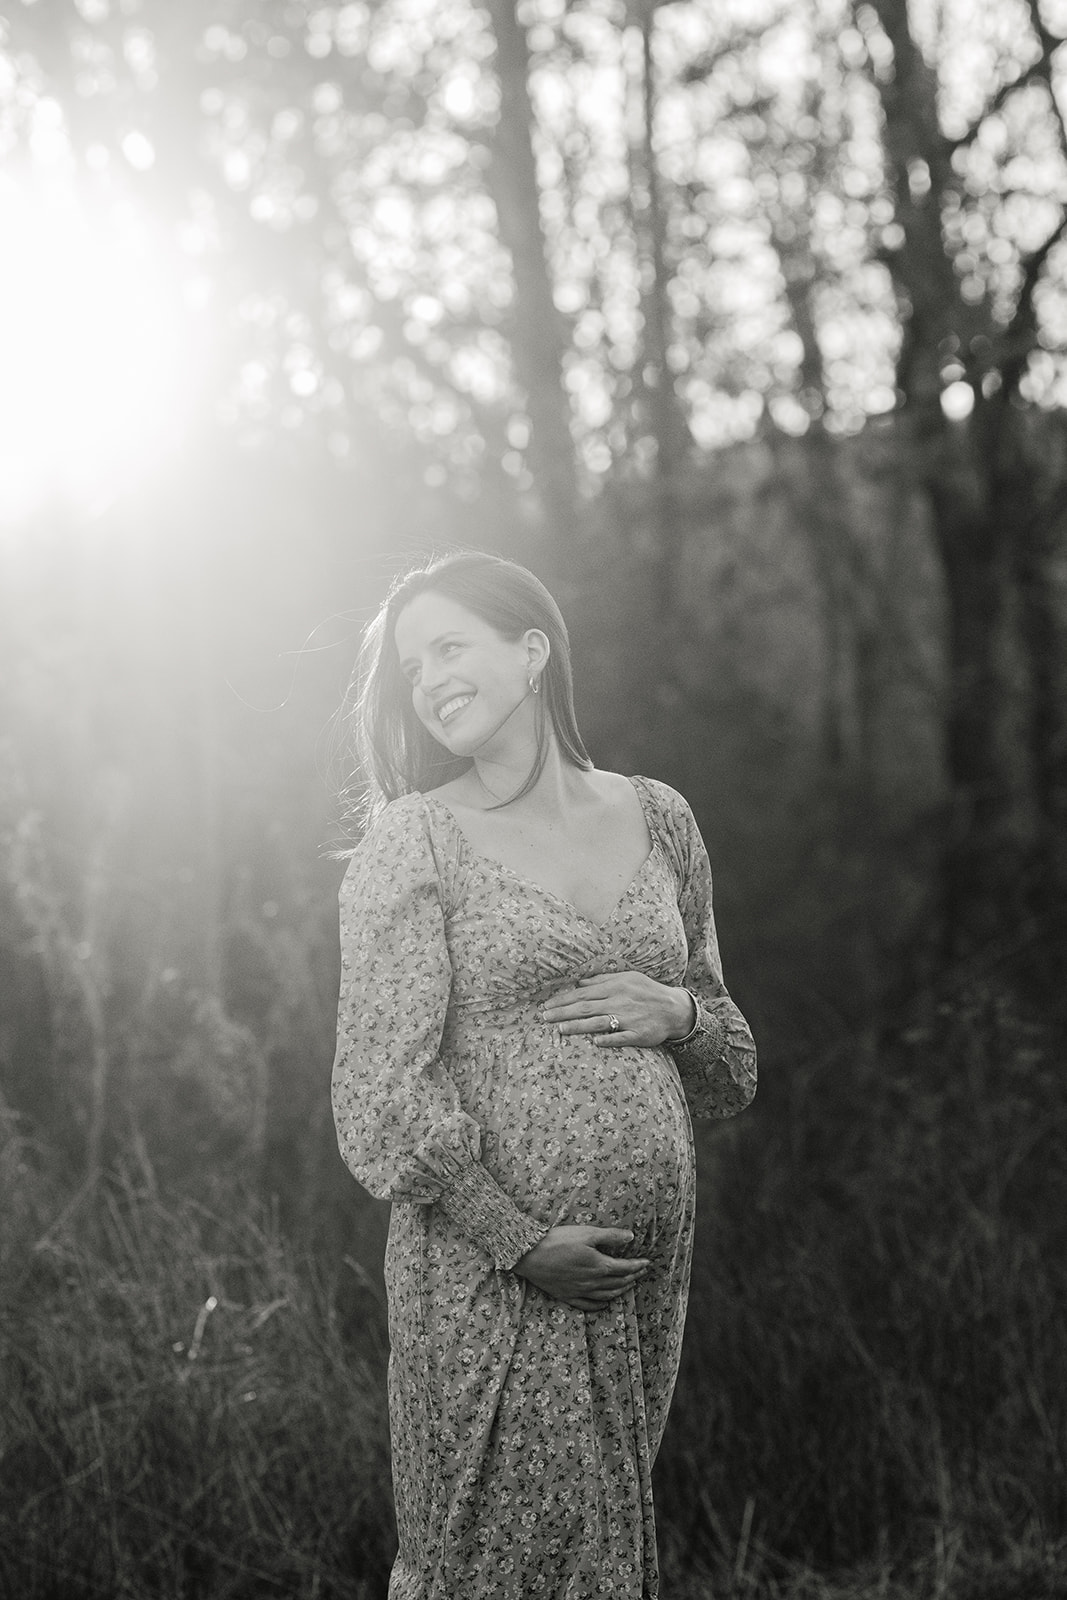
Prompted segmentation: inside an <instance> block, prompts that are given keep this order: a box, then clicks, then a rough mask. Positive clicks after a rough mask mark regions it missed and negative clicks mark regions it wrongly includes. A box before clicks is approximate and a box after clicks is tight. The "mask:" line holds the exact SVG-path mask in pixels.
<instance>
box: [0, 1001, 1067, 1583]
mask: <svg viewBox="0 0 1067 1600" xmlns="http://www.w3.org/2000/svg"><path fill="white" fill-rule="evenodd" d="M1062 1085H1063V1068H1062V1054H1061V1052H1060V1049H1059V1046H1058V1045H1057V1043H1056V1042H1055V1038H1054V1036H1053V1035H1052V1034H1051V1033H1050V1032H1049V1031H1048V1030H1047V1029H1046V1028H1045V1027H1043V1026H1042V1024H1041V1022H1040V1020H1039V1019H1038V1018H1036V1017H1034V1016H1032V1015H1031V1016H1028V1015H1027V1014H1026V1011H1025V1008H1024V1007H1022V1006H1021V1005H1020V1004H1016V1003H1014V1002H1012V1001H1010V1000H1009V999H1007V998H1005V996H1004V995H1003V994H1001V993H999V992H996V991H994V990H993V989H992V988H990V987H989V986H986V987H982V988H975V989H972V990H970V991H968V992H965V993H962V994H956V995H953V996H948V997H942V998H941V999H940V1000H939V1001H938V1002H937V1003H936V1004H933V1003H931V1004H930V1005H928V1006H927V1007H926V1008H925V1009H922V1010H919V1011H916V1012H915V1013H914V1014H913V1015H911V1016H910V1017H909V1019H908V1021H907V1023H906V1024H904V1025H902V1026H901V1027H899V1028H898V1029H896V1030H895V1031H893V1032H891V1033H890V1034H889V1035H888V1036H886V1037H883V1038H882V1039H880V1040H879V1039H876V1038H875V1037H874V1036H873V1035H871V1036H868V1037H866V1038H864V1039H862V1040H859V1041H857V1042H854V1043H853V1044H851V1045H848V1046H843V1047H839V1048H836V1049H834V1050H833V1051H831V1052H829V1053H827V1054H824V1055H821V1056H820V1057H819V1058H818V1059H811V1060H809V1061H807V1062H798V1063H794V1064H792V1065H790V1066H785V1065H783V1066H781V1067H779V1068H778V1069H777V1071H772V1072H770V1073H768V1074H765V1080H764V1086H763V1091H762V1095H763V1100H762V1105H761V1107H760V1110H759V1111H758V1113H757V1112H756V1111H753V1113H752V1114H750V1115H749V1116H746V1117H744V1118H741V1119H738V1121H737V1122H736V1123H734V1124H731V1125H727V1126H724V1127H721V1128H718V1129H714V1130H711V1132H710V1133H708V1134H706V1135H702V1151H701V1154H702V1157H703V1160H702V1172H703V1176H702V1192H701V1216H700V1221H699V1225H698V1255H697V1262H696V1269H695V1275H694V1285H693V1297H692V1301H691V1307H690V1320H689V1326H688V1330H687V1338H686V1348H685V1355H684V1360H683V1369H682V1373H681V1377H680V1381H679V1387H678V1392H677V1396H676V1401H675V1406H674V1410H673V1413H672V1418H671V1422H670V1425H669V1428H668V1433H667V1439H666V1442H665V1445H664V1450H663V1453H662V1455H661V1457H660V1461H659V1463H658V1465H657V1473H656V1476H657V1503H658V1510H659V1522H660V1536H661V1546H662V1558H663V1570H664V1590H663V1593H664V1600H740V1597H758V1600H873V1597H874V1596H881V1597H883V1600H1058V1597H1063V1596H1067V1542H1065V1535H1067V1294H1065V1289H1067V1266H1065V1263H1067V1099H1065V1096H1064V1094H1063V1087H1062ZM64 1196H65V1189H64V1185H63V1183H62V1182H61V1181H60V1180H59V1179H58V1178H57V1177H56V1176H55V1174H54V1173H52V1172H50V1169H49V1166H48V1163H47V1161H46V1160H45V1159H44V1158H43V1156H42V1155H41V1153H40V1152H35V1151H34V1150H33V1149H31V1148H29V1147H28V1146H26V1145H25V1144H24V1143H22V1142H20V1140H19V1139H18V1138H17V1137H16V1136H15V1135H14V1133H13V1131H12V1130H11V1129H8V1133H7V1137H6V1140H5V1142H4V1146H3V1156H2V1160H0V1204H2V1208H3V1217H4V1224H5V1226H4V1237H3V1247H2V1248H3V1261H2V1271H3V1297H2V1306H0V1341H2V1343H0V1351H2V1362H3V1372H2V1391H0V1392H2V1413H0V1414H2V1435H0V1593H2V1594H3V1595H4V1597H5V1600H6V1597H7V1596H11V1597H12V1600H14V1597H17V1600H90V1597H97V1596H115V1597H120V1596H121V1597H126V1600H157V1597H158V1600H171V1597H173V1600H179V1597H180V1600H244V1597H253V1596H255V1597H259V1596H270V1595H273V1594H277V1595H285V1596H286V1597H287V1600H311V1597H323V1600H326V1597H336V1600H357V1597H364V1596H365V1597H367V1600H370V1597H372V1596H373V1597H381V1596H383V1595H384V1592H385V1576H386V1572H387V1569H388V1565H389V1561H390V1558H391V1554H392V1549H393V1534H392V1525H391V1507H390V1495H389V1485H388V1457H387V1434H386V1418H385V1402H384V1392H383V1390H384V1363H385V1342H384V1314H383V1309H382V1305H381V1301H380V1299H379V1297H378V1294H377V1291H376V1289H375V1286H374V1284H373V1283H368V1282H367V1281H366V1280H365V1278H364V1277H362V1276H361V1274H360V1268H359V1265H358V1263H354V1264H353V1266H352V1267H349V1266H346V1265H345V1264H344V1263H343V1262H341V1261H339V1260H337V1259H336V1253H335V1251H334V1250H333V1248H332V1247H331V1251H329V1252H326V1253H322V1252H318V1251H316V1249H315V1247H314V1241H313V1240H312V1239H308V1240H306V1241H305V1242H304V1244H302V1245H299V1246H298V1245H297V1244H296V1243H295V1242H294V1240H293V1239H292V1238H287V1237H285V1236H284V1235H283V1233H282V1230H281V1229H280V1227H279V1226H278V1224H277V1222H276V1220H274V1219H272V1217H271V1214H270V1212H269V1211H268V1210H265V1209H264V1207H263V1206H262V1205H261V1204H260V1203H259V1202H257V1201H256V1200H255V1198H254V1197H252V1196H249V1195H243V1194H242V1193H241V1192H240V1190H239V1189H238V1188H236V1187H235V1188H233V1189H231V1190H230V1191H229V1192H227V1190H226V1188H225V1186H221V1187H220V1189H219V1192H218V1193H217V1194H216V1195H215V1196H213V1198H212V1200H211V1202H210V1204H207V1203H205V1202H204V1201H202V1200H200V1201H198V1200H194V1199H191V1198H189V1197H188V1196H185V1197H181V1196H176V1197H174V1198H167V1197H165V1196H161V1195H160V1194H158V1193H153V1192H152V1189H151V1186H150V1185H149V1184H148V1183H146V1181H145V1179H144V1178H143V1177H139V1178H138V1180H137V1182H136V1183H135V1182H134V1181H133V1180H131V1179H129V1178H126V1179H122V1178H117V1177H112V1178H111V1179H109V1180H108V1181H106V1182H105V1183H104V1184H103V1185H102V1186H101V1188H100V1190H99V1192H98V1195H97V1199H96V1202H95V1204H94V1205H93V1206H92V1207H90V1208H88V1209H87V1210H85V1209H83V1210H81V1211H74V1212H70V1213H68V1214H66V1215H64V1214H63V1213H62V1205H63V1200H64ZM57 1216H58V1217H59V1220H58V1222H57V1221H56V1220H55V1219H56V1217H57ZM335 1236H336V1235H335V1234H331V1237H335ZM456 1600H459V1597H456ZM502 1600H503V1597H502Z"/></svg>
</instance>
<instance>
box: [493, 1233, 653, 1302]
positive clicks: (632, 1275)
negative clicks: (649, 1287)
mask: <svg viewBox="0 0 1067 1600" xmlns="http://www.w3.org/2000/svg"><path fill="white" fill-rule="evenodd" d="M633 1238H634V1236H633V1234H632V1233H631V1232H630V1231H629V1230H628V1229H627V1228H592V1227H585V1226H583V1225H582V1224H580V1223H567V1222H564V1223H561V1224H560V1225H559V1226H558V1227H556V1228H549V1230H548V1232H547V1233H546V1234H545V1236H544V1238H543V1239H541V1240H540V1241H539V1242H538V1243H537V1244H535V1245H534V1247H533V1249H532V1250H527V1252H526V1254H525V1255H524V1256H521V1257H520V1259H519V1260H518V1261H516V1263H515V1266H514V1267H513V1269H512V1270H513V1271H514V1272H517V1273H518V1274H519V1276H520V1277H523V1278H526V1279H527V1280H528V1281H529V1282H530V1283H532V1284H534V1285H535V1286H536V1287H537V1288H538V1289H541V1290H542V1291H543V1292H544V1293H545V1294H548V1295H551V1296H552V1298H553V1300H563V1301H565V1302H566V1304H567V1305H569V1306H573V1307H574V1309H575V1310H576V1311H603V1309H604V1307H605V1306H606V1305H607V1304H608V1303H609V1302H610V1301H612V1300H614V1299H616V1297H617V1296H618V1295H620V1294H625V1293H626V1290H627V1289H632V1288H633V1287H634V1285H635V1284H637V1283H640V1281H641V1279H642V1278H643V1277H644V1275H645V1273H646V1272H647V1271H648V1269H649V1266H650V1263H649V1262H648V1261H646V1260H629V1259H621V1258H620V1257H618V1256H615V1255H612V1254H610V1252H611V1250H612V1249H619V1250H622V1249H625V1247H626V1246H627V1245H628V1244H632V1243H633Z"/></svg>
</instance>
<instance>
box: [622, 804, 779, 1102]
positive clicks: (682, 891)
mask: <svg viewBox="0 0 1067 1600" xmlns="http://www.w3.org/2000/svg"><path fill="white" fill-rule="evenodd" d="M644 781H645V783H646V784H647V786H648V788H649V789H650V790H652V791H653V793H654V795H655V798H656V800H657V804H658V809H659V812H660V817H661V820H662V823H663V829H664V840H663V842H664V844H665V845H666V846H667V848H668V849H669V851H670V854H671V856H672V858H673V860H674V863H675V867H676V871H677V874H678V909H679V911H680V913H681V917H682V922H683V924H684V926H685V934H686V940H687V943H688V946H689V961H688V964H687V966H686V971H685V978H684V979H683V982H684V984H685V987H686V988H687V989H689V990H690V991H691V992H692V994H693V996H694V998H695V1000H696V1003H697V1007H698V1017H697V1022H698V1025H699V1026H698V1031H697V1033H696V1036H695V1037H694V1038H693V1040H692V1042H691V1043H685V1044H681V1045H675V1046H673V1047H669V1048H671V1049H672V1054H673V1056H674V1060H675V1064H676V1065H677V1067H678V1075H679V1077H680V1078H681V1080H682V1087H683V1089H684V1090H685V1097H686V1100H687V1101H688V1102H689V1110H690V1113H691V1114H692V1116H694V1117H733V1116H736V1114H737V1113H738V1112H739V1111H743V1110H744V1109H745V1107H746V1106H747V1105H748V1104H749V1103H750V1102H751V1100H752V1099H753V1096H754V1095H755V1093H756V1044H755V1040H754V1039H753V1037H752V1031H751V1029H750V1028H749V1025H748V1023H747V1022H746V1021H745V1019H744V1017H743V1016H742V1015H741V1012H740V1011H739V1010H738V1008H737V1006H736V1005H735V1004H734V1002H733V1000H732V999H731V998H730V995H729V993H728V991H727V988H726V985H725V983H724V982H723V975H722V961H721V959H720V957H719V940H718V935H717V934H716V931H715V916H714V912H713V910H712V883H711V863H710V862H709V860H708V852H707V850H706V848H705V845H704V841H703V839H702V838H701V836H700V829H699V828H698V827H697V822H696V818H695V817H694V816H693V813H692V811H691V810H690V807H689V804H688V802H687V801H686V800H685V799H684V797H683V796H682V795H680V794H679V793H678V792H677V790H675V789H672V788H670V787H669V786H668V785H667V784H664V783H657V782H652V781H650V780H648V779H645V780H644Z"/></svg>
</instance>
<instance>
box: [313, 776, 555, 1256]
mask: <svg viewBox="0 0 1067 1600" xmlns="http://www.w3.org/2000/svg"><path fill="white" fill-rule="evenodd" d="M338 898H339V905H340V924H341V986H340V995H339V1001H338V1015H337V1054H336V1057H335V1059H334V1066H333V1112H334V1122H335V1124H336V1128H337V1138H338V1143H339V1145H340V1149H341V1154H342V1156H343V1157H344V1160H345V1162H346V1164H347V1165H348V1167H349V1169H350V1170H351V1172H352V1173H353V1175H354V1176H355V1177H356V1178H357V1179H358V1180H359V1182H360V1183H361V1184H362V1185H363V1187H364V1188H365V1189H367V1190H368V1191H369V1192H370V1193H371V1194H372V1195H374V1196H375V1197H376V1198H377V1199H387V1200H399V1201H413V1202H416V1203H426V1204H434V1203H436V1204H437V1205H439V1206H440V1207H441V1209H442V1210H443V1211H445V1212H446V1213H447V1214H448V1216H449V1217H450V1218H451V1220H452V1221H453V1222H454V1223H455V1224H456V1226H457V1227H459V1228H460V1229H461V1230H462V1231H463V1232H464V1233H466V1234H467V1235H468V1236H469V1237H470V1238H472V1239H474V1240H475V1241H476V1242H477V1243H478V1244H480V1245H481V1246H482V1247H483V1248H484V1249H485V1250H486V1252H487V1253H488V1254H489V1256H490V1257H491V1258H492V1260H493V1263H494V1265H495V1266H497V1267H498V1268H500V1269H501V1270H506V1269H507V1268H510V1267H512V1266H514V1264H515V1262H516V1261H518V1260H519V1258H520V1257H521V1256H523V1255H525V1254H526V1252H527V1251H528V1250H530V1249H532V1248H533V1246H534V1245H535V1244H536V1243H537V1242H538V1241H539V1240H540V1239H541V1238H543V1237H544V1234H545V1232H546V1229H545V1227H544V1225H543V1224H541V1223H538V1222H537V1221H536V1220H535V1219H534V1218H532V1217H530V1216H529V1215H528V1214H527V1213H526V1212H524V1211H522V1210H521V1209H520V1208H519V1207H518V1206H517V1205H516V1204H515V1203H514V1201H513V1200H512V1199H511V1198H510V1197H509V1196H508V1195H507V1194H506V1193H505V1192H504V1190H503V1189H501V1187H500V1185H499V1184H498V1183H497V1182H496V1180H495V1179H494V1178H493V1176H492V1174H491V1173H490V1172H489V1171H488V1170H487V1169H486V1167H485V1166H483V1164H482V1162H481V1161H480V1160H479V1156H480V1151H481V1129H480V1128H479V1126H478V1124H477V1123H476V1122H475V1121H474V1119H473V1118H472V1117H470V1116H468V1115H467V1113H466V1112H465V1111H464V1110H463V1107H462V1106H461V1104H460V1100H459V1095H458V1093H457V1090H456V1087H455V1085H454V1084H453V1082H452V1081H451V1079H450V1078H449V1076H448V1074H447V1072H446V1071H445V1069H444V1067H443V1065H442V1063H441V1059H440V1055H439V1049H440V1044H441V1035H442V1030H443V1027H444V1021H445V1013H446V1011H447V1007H448V999H449V994H450V991H451V985H452V971H451V966H450V964H449V958H448V946H447V944H446V941H445V917H444V908H443V904H442V887H441V879H440V876H439V874H438V871H437V865H436V862H435V859H434V855H433V850H432V847H431V842H430V838H429V833H428V828H427V823H426V817H425V808H424V807H423V805H422V802H421V799H420V798H419V797H417V796H407V797H405V798H404V799H402V800H397V801H394V802H393V803H392V804H391V805H390V806H387V807H386V809H385V811H384V812H383V813H382V815H381V816H380V817H379V818H378V820H377V822H376V823H375V824H374V825H373V827H372V828H371V829H370V830H369V832H368V833H367V835H366V836H365V838H364V839H363V840H362V841H361V843H360V844H359V846H358V847H357V849H356V850H355V852H354V853H353V855H352V858H351V860H350V862H349V865H348V870H347V872H346V873H345V877H344V881H343V883H342V884H341V889H340V894H339V897H338Z"/></svg>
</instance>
